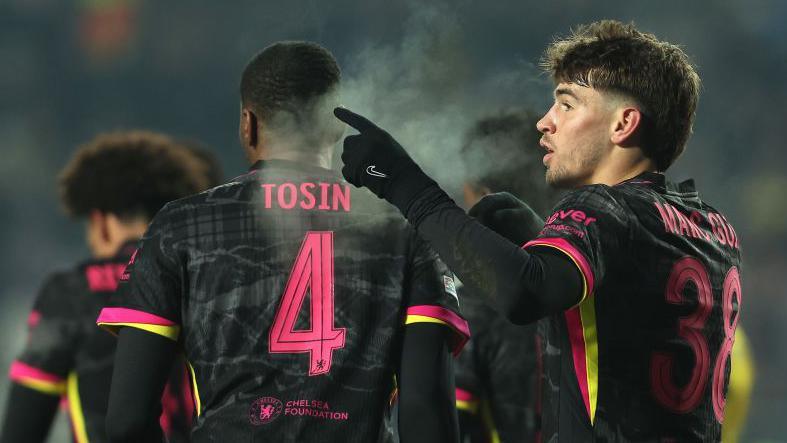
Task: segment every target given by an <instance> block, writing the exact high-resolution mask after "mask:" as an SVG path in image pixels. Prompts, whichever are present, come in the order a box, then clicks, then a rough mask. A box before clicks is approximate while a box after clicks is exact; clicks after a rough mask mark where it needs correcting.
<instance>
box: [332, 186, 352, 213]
mask: <svg viewBox="0 0 787 443" xmlns="http://www.w3.org/2000/svg"><path fill="white" fill-rule="evenodd" d="M332 194H333V208H338V207H339V205H341V207H342V210H344V212H350V187H349V186H342V185H340V184H338V183H334V184H333V192H332ZM335 210H336V209H334V211H335Z"/></svg>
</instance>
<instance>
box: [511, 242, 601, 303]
mask: <svg viewBox="0 0 787 443" xmlns="http://www.w3.org/2000/svg"><path fill="white" fill-rule="evenodd" d="M532 246H546V247H549V248H553V249H557V250H558V251H560V252H562V253H564V254H566V255H567V256H568V258H570V259H571V261H572V262H574V264H575V265H576V266H577V269H579V273H580V274H582V284H583V285H582V287H583V292H582V299H581V300H580V303H581V302H582V300H584V299H585V298H587V297H589V296H591V295H592V294H593V288H594V284H595V278H594V276H593V269H592V268H591V267H590V264H589V262H588V260H587V259H586V258H585V255H584V254H582V253H581V252H580V251H579V249H577V248H576V246H574V245H572V244H571V243H569V242H568V240H566V239H564V238H558V237H552V238H537V239H535V240H532V241H529V242H527V243H525V245H524V246H522V247H523V248H529V247H532Z"/></svg>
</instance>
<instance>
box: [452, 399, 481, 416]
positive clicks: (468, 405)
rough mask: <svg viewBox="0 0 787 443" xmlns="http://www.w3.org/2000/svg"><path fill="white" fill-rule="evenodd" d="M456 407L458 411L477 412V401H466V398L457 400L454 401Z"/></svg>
mask: <svg viewBox="0 0 787 443" xmlns="http://www.w3.org/2000/svg"><path fill="white" fill-rule="evenodd" d="M456 409H459V410H460V411H467V412H469V413H471V414H475V413H476V412H478V402H477V401H467V400H457V401H456Z"/></svg>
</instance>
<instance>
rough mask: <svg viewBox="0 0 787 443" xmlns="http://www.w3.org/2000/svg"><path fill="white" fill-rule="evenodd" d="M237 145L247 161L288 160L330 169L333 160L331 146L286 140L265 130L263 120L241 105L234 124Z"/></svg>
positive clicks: (250, 162) (252, 162) (251, 162)
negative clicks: (236, 123)
mask: <svg viewBox="0 0 787 443" xmlns="http://www.w3.org/2000/svg"><path fill="white" fill-rule="evenodd" d="M238 132H239V136H240V142H241V146H243V151H244V152H245V153H246V158H247V159H248V161H249V164H254V163H256V162H257V161H258V160H289V161H294V162H299V163H305V164H308V165H314V166H319V167H321V168H325V169H330V168H331V164H332V161H333V146H332V145H325V146H321V147H320V148H319V149H314V147H312V146H307V147H301V146H297V145H292V144H287V143H285V142H284V140H280V139H278V137H274V136H273V135H272V134H270V133H269V131H266V128H265V122H264V121H263V120H262V119H261V118H259V117H257V115H256V114H255V113H254V111H253V110H251V109H249V108H245V107H244V108H242V109H241V115H240V127H239V128H238Z"/></svg>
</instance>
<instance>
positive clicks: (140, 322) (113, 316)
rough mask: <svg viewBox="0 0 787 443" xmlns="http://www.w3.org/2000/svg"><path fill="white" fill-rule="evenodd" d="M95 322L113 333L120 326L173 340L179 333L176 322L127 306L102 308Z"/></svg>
mask: <svg viewBox="0 0 787 443" xmlns="http://www.w3.org/2000/svg"><path fill="white" fill-rule="evenodd" d="M96 324H97V325H98V326H100V327H101V328H103V329H106V330H107V331H109V332H111V333H113V334H117V332H118V330H120V328H121V327H131V328H137V329H141V330H143V331H147V332H150V333H153V334H156V335H160V336H162V337H166V338H168V339H170V340H173V341H177V340H178V336H179V335H180V326H179V325H178V324H177V323H175V322H173V321H171V320H167V319H166V318H164V317H159V316H158V315H154V314H150V313H148V312H144V311H139V310H136V309H129V308H104V309H102V310H101V313H100V314H99V315H98V319H97V320H96Z"/></svg>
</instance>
